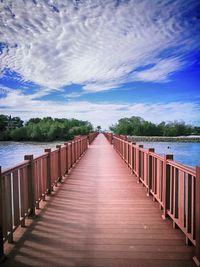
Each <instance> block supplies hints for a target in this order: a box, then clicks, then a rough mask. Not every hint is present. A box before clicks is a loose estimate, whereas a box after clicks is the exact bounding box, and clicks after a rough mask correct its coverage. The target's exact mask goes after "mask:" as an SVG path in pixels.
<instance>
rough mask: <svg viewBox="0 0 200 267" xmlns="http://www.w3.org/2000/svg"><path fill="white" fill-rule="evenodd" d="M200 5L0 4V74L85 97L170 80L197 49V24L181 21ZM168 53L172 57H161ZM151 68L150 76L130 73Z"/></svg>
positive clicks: (98, 0)
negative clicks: (78, 87) (78, 88)
mask: <svg viewBox="0 0 200 267" xmlns="http://www.w3.org/2000/svg"><path fill="white" fill-rule="evenodd" d="M197 2H198V1H189V4H188V1H182V0H177V1H169V0H163V1H160V0H154V1H149V0H130V1H117V0H116V1H115V0H94V1H91V0H85V1H69V0H66V1H63V0H47V1H39V0H34V1H32V0H27V1H22V0H17V1H14V0H10V1H1V3H0V10H1V13H0V32H1V35H0V36H1V42H3V43H5V44H6V48H5V49H4V50H3V51H4V52H3V53H2V54H1V55H0V57H1V58H0V59H1V69H2V70H3V69H4V68H10V69H11V70H14V71H16V72H17V73H19V74H20V75H21V77H22V79H24V80H26V81H33V82H35V83H36V84H39V85H42V86H44V87H48V88H61V87H63V86H65V85H70V84H82V85H84V90H85V91H88V92H92V91H100V90H108V89H111V88H115V87H118V86H119V85H120V84H122V83H124V82H126V81H128V80H133V81H134V80H141V81H151V82H154V81H164V80H167V79H168V78H169V76H170V74H171V73H172V71H177V70H179V69H180V68H182V67H183V65H184V55H185V53H187V52H188V51H191V50H193V49H194V48H195V47H197V46H198V42H197V40H196V39H197V37H195V34H194V33H195V29H196V26H195V20H194V18H191V20H190V19H189V18H188V17H187V16H186V15H185V14H186V13H187V12H190V11H191V10H192V9H194V7H195V5H196V4H197ZM192 19H193V20H192ZM191 21H193V25H192V27H191V25H190V23H191ZM191 36H192V38H191ZM180 47H181V48H180ZM170 48H173V49H175V48H177V49H176V52H175V55H174V54H173V55H171V56H169V59H165V60H163V58H162V57H161V56H160V57H159V55H160V53H161V52H162V51H164V50H166V49H170ZM151 63H155V64H156V65H155V67H153V68H152V69H149V70H146V71H142V72H134V70H135V69H137V68H138V67H141V66H143V65H146V64H151ZM130 73H131V74H130Z"/></svg>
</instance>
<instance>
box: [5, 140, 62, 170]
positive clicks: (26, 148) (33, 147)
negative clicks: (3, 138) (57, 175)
mask: <svg viewBox="0 0 200 267" xmlns="http://www.w3.org/2000/svg"><path fill="white" fill-rule="evenodd" d="M63 143H64V142H53V143H52V142H51V143H38V142H0V166H2V168H3V169H5V168H9V167H12V166H14V165H16V164H18V163H21V162H22V161H23V160H24V155H31V154H33V155H34V156H39V155H42V154H43V153H44V149H45V148H52V149H53V148H56V145H57V144H63Z"/></svg>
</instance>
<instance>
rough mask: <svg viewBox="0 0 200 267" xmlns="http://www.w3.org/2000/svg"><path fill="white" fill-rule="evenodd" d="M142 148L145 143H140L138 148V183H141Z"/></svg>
mask: <svg viewBox="0 0 200 267" xmlns="http://www.w3.org/2000/svg"><path fill="white" fill-rule="evenodd" d="M140 148H143V145H138V150H137V175H138V177H137V178H138V180H137V183H140V178H141V177H140V174H141V166H142V165H141V164H142V162H141V158H140Z"/></svg>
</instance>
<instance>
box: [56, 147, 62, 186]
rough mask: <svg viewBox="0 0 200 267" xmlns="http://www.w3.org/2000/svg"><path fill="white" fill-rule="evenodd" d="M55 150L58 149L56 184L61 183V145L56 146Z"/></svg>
mask: <svg viewBox="0 0 200 267" xmlns="http://www.w3.org/2000/svg"><path fill="white" fill-rule="evenodd" d="M56 148H57V149H58V173H57V174H58V182H59V183H61V182H62V165H61V164H62V159H61V157H62V152H61V145H57V146H56Z"/></svg>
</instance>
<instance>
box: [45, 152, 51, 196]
mask: <svg viewBox="0 0 200 267" xmlns="http://www.w3.org/2000/svg"><path fill="white" fill-rule="evenodd" d="M44 152H45V153H48V156H47V182H46V185H47V194H48V195H50V194H51V191H52V187H51V148H46V149H45V150H44Z"/></svg>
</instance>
